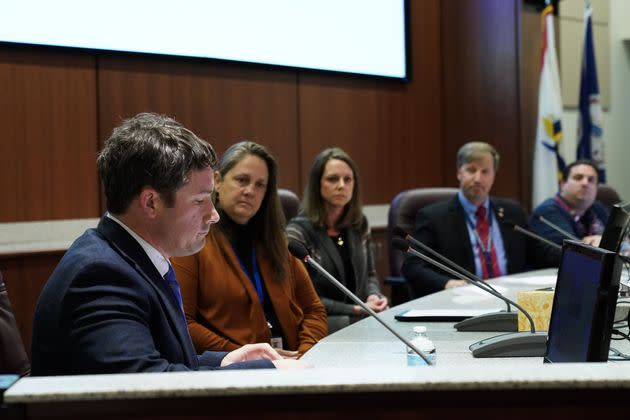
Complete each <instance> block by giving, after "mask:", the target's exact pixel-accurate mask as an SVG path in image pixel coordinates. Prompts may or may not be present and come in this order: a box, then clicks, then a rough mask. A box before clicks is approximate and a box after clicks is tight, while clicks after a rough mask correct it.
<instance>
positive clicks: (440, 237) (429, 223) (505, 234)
mask: <svg viewBox="0 0 630 420" xmlns="http://www.w3.org/2000/svg"><path fill="white" fill-rule="evenodd" d="M498 166H499V154H498V153H497V151H496V150H495V149H494V147H492V146H491V145H489V144H487V143H482V142H471V143H467V144H465V145H463V146H462V147H461V148H460V149H459V151H458V153H457V179H458V180H459V185H460V190H459V192H458V193H457V195H456V196H455V197H454V198H452V199H451V200H447V201H444V202H441V203H436V204H433V205H430V206H427V207H425V208H423V209H421V210H420V211H418V214H417V216H416V223H415V226H414V231H413V236H414V237H415V238H416V239H417V240H419V241H421V242H422V243H424V244H425V245H427V246H429V247H430V248H432V249H433V250H435V251H437V252H439V253H440V254H442V255H444V256H446V257H447V258H449V259H451V260H453V261H454V262H455V263H457V264H459V265H460V266H462V267H463V268H465V269H467V270H468V271H470V272H473V273H475V274H476V275H477V276H479V277H480V278H484V279H487V278H492V277H498V276H501V275H506V274H512V273H519V272H522V271H526V270H529V269H533V268H542V267H551V266H556V265H557V264H558V262H559V257H560V253H559V252H558V251H557V250H554V249H552V248H550V247H549V246H547V245H544V244H540V243H537V242H536V241H534V240H532V239H530V238H528V237H526V236H524V235H522V234H520V233H518V232H515V231H514V230H513V228H512V224H517V225H519V226H526V225H527V217H526V214H525V211H524V210H523V208H522V207H521V206H520V205H519V204H518V203H517V202H516V201H514V200H510V199H505V198H496V197H492V198H490V190H491V189H492V184H493V183H494V177H495V174H496V171H497V169H498ZM506 222H507V223H506ZM402 273H403V275H404V276H405V278H406V279H407V281H409V283H410V285H411V288H412V290H413V293H414V295H415V297H420V296H425V295H428V294H430V293H435V292H438V291H440V290H444V289H448V288H451V287H458V286H463V285H465V284H466V282H465V281H464V280H462V279H457V278H452V276H450V275H448V274H447V273H446V272H444V271H442V270H440V269H437V268H434V267H433V266H431V265H429V264H427V263H425V262H424V261H422V260H421V259H420V258H418V257H414V256H411V255H408V256H407V257H406V258H405V261H404V263H403V266H402Z"/></svg>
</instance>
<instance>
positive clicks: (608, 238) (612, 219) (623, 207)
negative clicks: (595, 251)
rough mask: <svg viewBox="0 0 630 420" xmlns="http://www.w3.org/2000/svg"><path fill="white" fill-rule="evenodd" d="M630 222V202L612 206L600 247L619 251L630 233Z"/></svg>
mask: <svg viewBox="0 0 630 420" xmlns="http://www.w3.org/2000/svg"><path fill="white" fill-rule="evenodd" d="M629 223H630V203H618V204H615V205H614V206H612V209H611V210H610V215H609V216H608V221H607V222H606V226H605V227H604V233H602V239H601V241H600V243H599V247H600V248H602V249H607V250H608V251H612V252H619V249H620V248H621V243H622V242H623V240H624V239H625V238H626V235H627V233H628V224H629Z"/></svg>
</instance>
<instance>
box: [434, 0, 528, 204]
mask: <svg viewBox="0 0 630 420" xmlns="http://www.w3.org/2000/svg"><path fill="white" fill-rule="evenodd" d="M440 5H441V7H442V24H441V29H442V48H441V51H442V68H443V71H444V75H443V90H442V93H443V100H442V104H443V108H442V122H443V142H444V150H443V156H444V160H443V161H442V168H443V170H444V177H445V178H446V179H447V180H449V185H456V181H455V169H454V168H455V156H456V153H457V150H458V149H459V147H460V146H461V145H462V144H463V143H466V142H468V141H473V140H481V141H487V142H488V143H491V144H493V145H494V146H495V147H496V148H497V150H498V152H499V153H500V154H501V167H500V169H499V173H498V175H497V177H496V180H495V184H494V188H493V194H496V195H501V196H509V197H513V198H516V199H519V200H521V199H523V194H522V191H521V183H520V176H521V170H522V163H521V159H520V156H519V153H518V152H519V151H520V145H521V131H520V129H521V128H520V114H519V112H520V108H519V105H520V104H519V78H518V73H519V44H518V42H519V37H518V28H519V27H520V26H519V25H520V23H519V20H520V0H476V1H458V0H443V1H442V2H440ZM451 180H452V184H451Z"/></svg>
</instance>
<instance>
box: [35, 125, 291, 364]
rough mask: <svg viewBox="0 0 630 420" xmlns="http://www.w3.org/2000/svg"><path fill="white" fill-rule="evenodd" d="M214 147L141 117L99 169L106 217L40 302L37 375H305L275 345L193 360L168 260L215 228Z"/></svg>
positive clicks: (114, 140)
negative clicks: (219, 371)
mask: <svg viewBox="0 0 630 420" xmlns="http://www.w3.org/2000/svg"><path fill="white" fill-rule="evenodd" d="M215 163H216V155H215V152H214V150H213V149H212V147H211V146H210V145H209V144H208V143H206V142H205V141H203V140H201V139H199V138H198V137H197V136H196V135H195V134H194V133H192V132H191V131H190V130H188V129H186V128H185V127H183V126H182V125H181V124H179V123H178V122H177V121H175V120H173V119H171V118H168V117H164V116H160V115H156V114H139V115H137V116H136V117H134V118H131V119H129V120H126V121H124V122H123V124H122V125H121V126H120V127H118V128H116V129H114V131H113V133H112V135H111V137H110V138H109V139H108V140H107V142H106V144H105V147H104V149H103V150H102V151H101V152H100V154H99V156H98V159H97V165H98V169H99V173H100V176H101V179H102V181H103V185H104V189H105V196H106V198H107V210H108V212H107V214H106V215H105V216H104V217H103V218H102V219H101V221H100V223H99V224H98V227H97V228H96V229H89V230H87V231H86V232H85V233H84V234H83V235H82V236H81V237H80V238H78V239H77V240H76V241H75V242H74V243H73V244H72V246H71V247H70V249H68V252H67V253H66V254H65V255H64V257H63V258H62V260H61V262H60V263H59V265H58V266H57V268H56V269H55V271H54V272H53V273H52V275H51V277H50V278H49V279H48V282H47V283H46V285H45V286H44V289H43V290H42V293H41V295H40V297H39V300H38V303H37V308H36V311H35V319H34V324H33V345H32V357H33V361H32V374H33V375H64V374H96V373H122V372H165V371H185V370H207V369H215V368H219V367H228V368H273V367H274V366H276V367H291V366H301V365H303V363H302V362H299V361H296V360H289V359H283V357H282V356H281V355H279V354H278V353H277V352H276V351H275V350H273V349H272V348H271V346H270V345H269V344H253V345H247V346H244V347H241V348H240V349H237V350H235V351H233V352H231V353H218V352H205V353H204V354H202V355H199V356H198V355H197V354H196V353H195V350H194V347H193V344H192V341H191V339H190V336H189V334H188V329H187V326H186V320H185V318H184V314H183V310H182V302H181V295H180V293H179V286H178V283H177V281H176V279H175V276H174V272H173V269H172V267H171V265H170V262H169V258H170V257H171V256H183V255H190V254H193V253H195V252H197V251H199V250H200V249H201V248H202V247H203V245H204V243H205V240H206V234H207V233H208V230H209V229H210V226H211V225H212V224H213V223H216V222H217V221H218V220H219V215H218V214H217V212H216V210H215V208H214V206H213V204H212V201H211V199H210V196H211V194H212V191H213V189H214V178H213V166H214V165H215Z"/></svg>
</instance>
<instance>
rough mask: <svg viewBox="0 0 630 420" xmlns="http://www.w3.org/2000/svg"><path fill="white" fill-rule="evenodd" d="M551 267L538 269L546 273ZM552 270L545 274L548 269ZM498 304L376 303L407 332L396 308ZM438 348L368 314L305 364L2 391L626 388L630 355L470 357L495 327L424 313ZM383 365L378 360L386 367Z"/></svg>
mask: <svg viewBox="0 0 630 420" xmlns="http://www.w3.org/2000/svg"><path fill="white" fill-rule="evenodd" d="M553 273H554V271H553V270H552V271H545V272H538V273H536V274H552V275H553ZM530 277H531V274H530V275H521V276H511V277H510V278H505V279H497V280H494V281H493V283H495V284H496V285H497V286H499V287H504V288H506V289H507V288H509V290H507V294H508V295H512V294H514V293H515V291H516V290H517V289H519V288H525V289H532V288H536V287H540V286H542V284H537V285H536V286H533V285H532V283H531V282H528V281H526V280H527V279H528V278H530ZM548 278H550V277H548ZM445 304H449V305H456V306H457V305H462V306H463V305H475V306H476V307H485V308H497V307H502V304H501V303H500V302H497V301H496V299H495V298H488V297H486V296H483V295H481V294H479V293H476V292H471V291H466V290H465V289H462V290H459V291H449V292H441V293H438V294H435V295H432V296H428V297H425V298H423V299H419V300H416V301H412V302H408V303H406V304H404V305H401V306H399V307H395V308H392V309H390V310H389V311H386V312H384V313H383V316H384V318H385V319H386V320H387V321H388V322H390V323H391V324H392V325H393V326H394V328H396V330H397V331H399V332H401V333H403V334H410V333H411V330H412V328H413V326H414V325H416V324H414V323H402V322H397V321H394V315H395V314H397V313H399V312H401V311H402V310H404V309H409V308H420V307H434V308H439V307H445V306H443V305H445ZM423 325H426V326H427V328H428V335H429V337H430V338H431V339H432V340H433V341H434V342H435V345H436V348H437V352H438V353H437V365H436V366H415V367H407V366H406V353H405V347H404V344H402V343H400V342H399V341H398V340H397V339H396V338H395V337H394V336H393V335H392V334H391V333H390V332H389V331H387V330H386V329H385V328H383V327H382V326H381V325H380V324H378V323H377V322H376V321H375V320H373V319H365V320H362V321H360V322H358V323H356V324H354V325H352V326H350V327H348V328H346V329H343V330H341V331H339V332H337V333H335V334H332V335H330V336H328V337H326V338H325V339H324V340H322V341H321V342H320V343H318V344H317V345H316V346H314V347H313V348H312V349H311V350H310V351H309V352H308V353H307V354H305V355H304V357H303V359H304V360H306V361H309V362H310V363H312V364H313V365H314V368H313V369H308V370H294V371H289V370H286V371H280V370H266V371H261V370H254V371H251V370H250V371H218V372H184V373H146V374H122V375H84V376H64V377H42V378H24V379H21V380H19V381H18V382H17V383H16V384H15V385H14V386H13V387H11V388H10V389H9V390H8V391H7V392H6V393H5V395H4V397H5V402H6V403H9V404H15V403H39V402H50V401H88V400H104V399H133V398H166V397H202V396H222V395H226V396H227V395H274V394H277V395H284V394H308V393H345V392H376V391H378V392H395V391H418V392H422V391H434V390H455V391H459V390H499V389H500V390H509V389H567V388H588V389H609V388H611V387H614V388H617V389H619V388H623V389H630V364H624V363H582V364H562V365H549V364H543V363H542V358H505V359H496V358H494V359H475V358H473V357H472V356H471V354H470V351H469V350H468V345H469V344H470V343H472V342H474V341H477V340H479V339H482V338H487V337H488V336H490V335H493V333H463V332H456V331H455V330H454V329H453V328H452V324H451V323H437V322H435V323H425V324H423ZM384 368H385V369H384Z"/></svg>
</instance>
